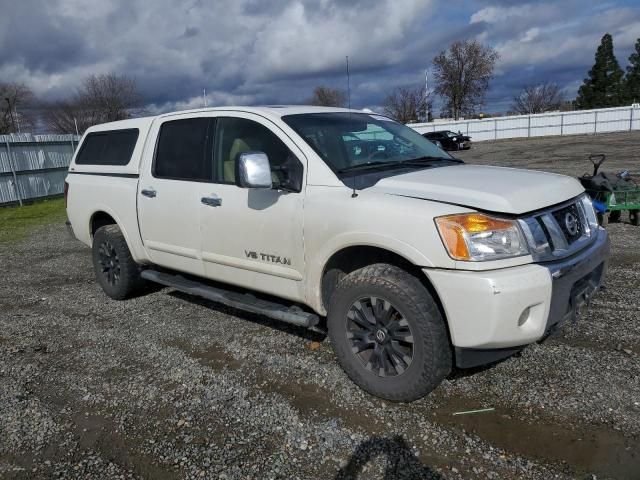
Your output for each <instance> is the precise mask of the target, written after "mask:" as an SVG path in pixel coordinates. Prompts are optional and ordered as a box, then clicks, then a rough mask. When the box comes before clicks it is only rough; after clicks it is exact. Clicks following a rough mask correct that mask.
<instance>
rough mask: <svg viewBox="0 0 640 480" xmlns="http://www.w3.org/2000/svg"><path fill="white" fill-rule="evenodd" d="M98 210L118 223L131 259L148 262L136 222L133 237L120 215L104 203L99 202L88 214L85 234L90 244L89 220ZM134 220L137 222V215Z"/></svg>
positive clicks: (90, 220)
mask: <svg viewBox="0 0 640 480" xmlns="http://www.w3.org/2000/svg"><path fill="white" fill-rule="evenodd" d="M98 212H104V213H106V214H108V215H110V216H111V218H113V219H114V220H115V222H116V225H118V227H120V230H121V231H122V235H123V236H124V239H125V240H126V242H127V245H128V247H129V250H130V251H131V256H132V257H133V259H134V260H135V261H136V262H138V263H149V262H150V261H151V260H150V259H149V257H148V256H147V252H146V250H145V249H144V246H143V245H142V241H141V240H140V238H139V237H138V236H137V223H136V228H135V231H136V235H135V236H134V237H132V236H131V235H130V234H129V231H128V229H127V227H126V226H125V223H124V222H123V221H122V219H121V218H120V216H119V215H118V214H117V213H116V212H115V211H114V210H113V209H112V208H110V207H109V206H107V205H106V204H104V203H100V204H98V205H96V206H95V208H94V209H93V212H92V213H91V215H90V216H89V222H88V223H87V225H86V228H87V236H88V238H90V239H91V245H92V246H93V235H91V222H92V221H93V217H94V215H95V214H96V213H98ZM136 222H137V217H136Z"/></svg>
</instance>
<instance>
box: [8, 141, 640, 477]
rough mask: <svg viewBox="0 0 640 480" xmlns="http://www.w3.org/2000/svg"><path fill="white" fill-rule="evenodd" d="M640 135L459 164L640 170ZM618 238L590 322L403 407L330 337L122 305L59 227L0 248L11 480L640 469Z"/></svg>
mask: <svg viewBox="0 0 640 480" xmlns="http://www.w3.org/2000/svg"><path fill="white" fill-rule="evenodd" d="M639 145H640V133H635V134H611V135H607V136H605V135H602V136H595V137H594V136H580V137H565V138H547V139H537V140H516V141H500V142H491V143H481V144H480V143H479V144H477V145H475V146H474V149H473V150H471V151H470V152H464V153H462V154H460V157H463V158H465V159H466V160H467V161H469V162H478V163H488V164H499V165H509V166H519V167H528V168H536V169H543V170H550V171H555V172H562V173H567V174H571V175H577V174H581V173H583V172H584V171H586V170H588V169H589V167H588V165H587V163H586V159H585V155H586V153H588V152H599V151H604V152H607V153H609V154H610V160H611V161H610V162H609V167H611V168H612V169H616V170H617V169H622V168H627V169H630V170H631V171H633V172H636V173H640V172H639V168H640V163H639V161H640V147H639ZM625 220H626V218H625ZM610 234H611V237H612V242H613V258H612V262H611V268H610V273H609V276H608V280H607V291H606V292H603V293H601V294H600V295H599V296H598V297H597V298H596V300H595V301H594V304H593V305H592V307H591V309H590V310H589V311H588V313H587V314H586V315H585V316H584V317H582V318H581V319H580V320H579V322H578V323H576V324H574V325H569V326H567V328H565V329H564V330H563V332H562V333H560V334H558V335H557V336H555V337H552V338H551V339H549V340H548V341H546V342H545V343H543V344H540V345H533V346H531V347H529V348H528V349H526V350H525V351H524V352H523V353H522V354H521V355H520V356H518V357H515V358H511V359H509V360H507V361H504V362H502V363H499V364H497V365H495V366H493V367H491V368H486V369H477V370H473V371H466V372H459V373H457V374H455V375H452V376H451V378H450V379H448V380H447V381H445V383H444V384H443V385H442V386H441V387H439V388H438V389H437V390H436V391H435V392H434V393H433V394H432V395H430V396H429V397H428V398H425V399H423V400H420V401H418V402H415V403H412V404H409V405H398V404H390V403H388V402H384V401H381V400H379V399H376V398H373V397H371V396H369V395H367V394H365V393H363V392H362V391H361V390H359V389H358V388H357V387H355V386H354V385H353V384H352V383H351V382H350V381H349V380H348V379H347V378H346V376H345V375H344V374H343V372H342V371H341V370H340V368H339V367H338V365H337V363H336V361H335V359H334V355H333V353H332V350H331V346H330V344H329V341H328V339H326V338H325V337H324V336H323V335H322V334H317V333H313V332H309V331H305V330H302V329H297V328H294V327H289V326H286V325H282V324H278V323H277V322H272V321H270V320H267V319H265V318H262V317H259V316H256V315H251V314H245V313H242V312H237V311H232V310H228V309H226V308H224V307H221V306H218V305H216V304H213V303H210V302H207V301H201V300H198V299H195V298H190V297H188V296H186V295H182V294H180V293H176V292H174V291H172V290H170V289H163V290H156V291H153V292H149V293H148V294H147V295H145V296H141V297H139V298H136V299H133V300H129V301H126V302H116V301H112V300H109V299H108V298H107V297H106V296H105V295H104V294H103V293H102V291H101V290H100V289H99V287H98V285H97V284H96V282H95V281H94V279H93V271H92V267H91V262H90V255H89V250H88V249H87V248H85V247H83V246H82V245H80V244H79V243H78V242H76V241H74V240H72V239H70V238H69V237H67V235H66V232H65V230H64V227H63V226H62V225H51V226H49V227H44V228H41V229H39V230H37V231H34V232H32V233H31V234H30V235H29V236H28V238H27V239H25V240H21V241H19V242H17V243H16V242H13V243H0V269H1V271H2V282H1V283H0V477H2V478H52V477H53V478H154V479H156V478H157V479H173V478H213V479H236V478H237V479H240V478H283V479H292V478H300V479H308V478H339V479H350V478H362V479H376V478H385V479H396V478H412V479H413V478H415V479H418V478H437V479H445V478H446V479H449V478H490V479H497V478H513V479H515V478H535V479H549V478H559V479H562V478H590V479H591V478H622V479H624V478H626V479H632V478H636V479H637V478H640V302H639V301H638V296H639V293H638V291H639V290H640V273H639V272H640V270H639V268H640V252H639V247H640V227H633V226H631V225H629V224H627V223H623V224H613V225H611V226H610ZM489 407H492V408H494V409H495V410H493V411H489V412H485V413H478V414H469V415H458V416H454V415H452V413H454V412H458V411H464V410H470V409H480V408H489Z"/></svg>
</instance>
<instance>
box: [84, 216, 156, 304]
mask: <svg viewBox="0 0 640 480" xmlns="http://www.w3.org/2000/svg"><path fill="white" fill-rule="evenodd" d="M92 253H93V268H94V271H95V273H96V279H97V280H98V283H99V284H100V286H101V287H102V290H104V293H106V294H107V295H108V296H109V297H111V298H113V299H114V300H124V299H125V298H128V297H130V296H131V295H133V294H134V293H135V292H137V291H138V290H140V289H141V288H142V286H143V285H144V283H145V282H144V280H143V279H142V277H140V266H139V265H138V264H137V263H136V262H135V261H134V260H133V257H132V256H131V252H130V251H129V247H128V246H127V241H126V240H125V238H124V235H122V231H121V230H120V227H118V226H117V225H105V226H104V227H100V228H99V229H98V230H97V231H96V233H95V235H94V236H93V246H92Z"/></svg>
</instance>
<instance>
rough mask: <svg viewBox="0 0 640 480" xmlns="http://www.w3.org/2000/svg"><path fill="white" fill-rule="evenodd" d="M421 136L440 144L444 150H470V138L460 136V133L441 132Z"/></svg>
mask: <svg viewBox="0 0 640 480" xmlns="http://www.w3.org/2000/svg"><path fill="white" fill-rule="evenodd" d="M422 136H423V137H425V138H427V139H429V140H431V141H432V142H440V145H442V148H444V149H445V150H469V149H470V148H471V137H469V136H467V135H462V134H461V133H460V132H458V133H456V132H452V131H451V130H442V131H438V132H427V133H423V134H422Z"/></svg>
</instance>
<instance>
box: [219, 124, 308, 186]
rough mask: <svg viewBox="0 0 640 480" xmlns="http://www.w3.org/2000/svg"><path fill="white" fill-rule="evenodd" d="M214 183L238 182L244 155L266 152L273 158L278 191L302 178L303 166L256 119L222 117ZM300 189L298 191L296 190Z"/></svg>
mask: <svg viewBox="0 0 640 480" xmlns="http://www.w3.org/2000/svg"><path fill="white" fill-rule="evenodd" d="M215 150H216V152H215V158H216V164H215V175H214V180H215V181H216V182H219V183H235V181H236V164H237V162H238V158H239V157H240V154H242V153H245V152H263V153H265V154H266V155H267V157H269V163H270V164H271V179H272V181H273V186H274V188H281V187H283V186H285V185H286V184H288V183H289V180H290V178H291V177H292V176H293V175H295V176H296V178H297V177H298V175H299V174H300V175H301V170H302V164H300V161H299V160H298V159H297V158H296V157H295V156H294V155H293V153H292V152H291V151H290V150H289V148H288V147H287V146H286V145H285V144H284V142H283V141H282V140H280V139H279V138H278V136H277V135H276V134H275V133H273V132H272V131H271V130H269V129H268V128H267V127H265V126H264V125H261V124H259V123H257V122H254V121H253V120H248V119H246V118H236V117H222V118H218V119H217V120H216V148H215ZM294 190H297V188H294Z"/></svg>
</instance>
